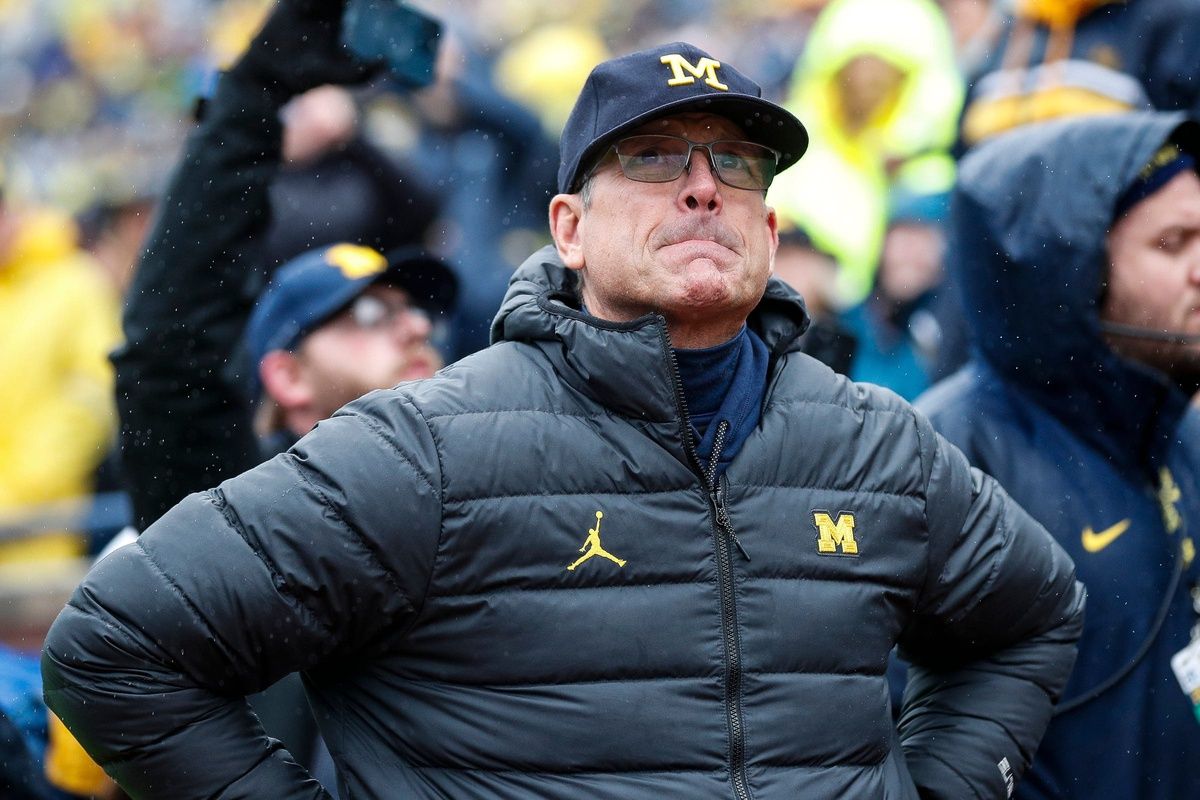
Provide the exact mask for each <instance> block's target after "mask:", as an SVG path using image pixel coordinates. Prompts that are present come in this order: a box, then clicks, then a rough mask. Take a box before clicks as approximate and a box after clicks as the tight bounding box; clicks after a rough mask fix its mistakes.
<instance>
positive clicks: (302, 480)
mask: <svg viewBox="0 0 1200 800" xmlns="http://www.w3.org/2000/svg"><path fill="white" fill-rule="evenodd" d="M437 464H438V460H437V455H436V452H435V448H434V443H433V440H432V437H431V436H430V433H429V430H428V428H427V427H426V425H425V423H424V421H423V419H422V418H421V417H420V415H419V414H418V413H417V412H416V411H415V410H414V409H413V408H412V407H411V406H410V405H408V404H407V403H406V402H404V401H402V400H401V399H399V395H398V393H396V392H390V391H389V392H375V393H373V394H372V395H368V396H367V397H366V398H364V399H363V400H360V401H356V403H354V404H352V405H351V406H348V407H347V409H345V410H343V411H341V412H339V413H338V414H337V415H336V416H335V417H333V418H331V419H329V420H326V421H324V422H322V423H321V424H320V425H318V426H317V428H316V429H315V430H314V431H313V432H312V433H311V434H309V435H308V436H306V437H305V438H304V439H302V440H301V441H300V442H299V443H298V444H297V445H295V447H294V448H293V449H292V450H291V451H289V452H288V453H285V454H282V455H280V456H278V457H276V458H274V459H272V460H271V461H269V462H267V463H265V464H263V465H261V466H259V467H257V468H255V469H254V470H252V471H250V472H247V473H245V474H243V475H241V476H238V477H236V478H234V479H232V480H229V481H226V482H225V483H224V484H222V485H221V486H220V487H219V488H217V489H215V490H212V491H210V492H206V493H203V494H193V495H191V496H189V497H188V498H186V499H185V500H184V501H183V502H182V503H180V504H179V505H177V506H176V507H175V508H173V509H172V510H171V511H169V512H168V513H167V514H166V515H164V516H163V517H162V518H161V519H160V520H159V521H158V522H156V523H155V524H154V525H152V526H151V527H150V528H149V530H147V531H146V532H145V533H144V534H142V536H141V537H139V538H138V540H137V541H136V542H135V543H133V544H131V545H128V546H126V547H124V548H122V549H120V550H117V551H116V552H114V553H113V554H111V555H109V556H108V557H106V558H104V559H102V560H101V561H100V562H99V563H98V564H97V565H96V566H95V567H94V568H93V569H92V571H91V572H90V573H89V574H88V576H87V577H86V578H85V580H84V581H83V583H82V584H81V585H80V586H79V588H78V589H77V590H76V592H75V594H74V595H73V596H72V598H71V600H70V602H69V603H68V605H67V607H66V608H65V609H64V610H63V611H62V613H61V614H60V615H59V617H58V619H57V620H56V621H55V623H54V625H53V626H52V627H51V629H50V632H49V634H48V635H47V638H46V644H45V647H44V650H43V657H42V671H43V681H44V692H45V697H46V702H47V704H48V705H49V706H50V708H51V709H52V710H53V711H54V712H55V713H56V714H58V716H59V717H60V718H61V719H62V720H63V722H64V723H65V724H66V725H67V727H68V728H69V729H70V730H71V732H72V733H73V734H74V735H75V736H76V738H78V740H79V742H80V743H81V744H82V745H83V746H84V748H85V749H86V750H87V751H88V752H89V753H90V754H91V755H92V757H93V758H95V759H96V761H97V763H99V764H100V765H101V766H102V767H103V768H104V769H105V771H106V772H108V773H109V774H110V775H112V776H113V777H114V778H115V779H116V780H117V782H118V783H120V784H121V785H122V787H124V788H125V789H126V791H128V792H129V794H130V795H131V796H133V797H138V798H176V797H221V798H227V799H228V800H233V799H234V798H247V799H249V798H266V797H270V798H280V799H281V800H292V799H293V798H324V797H326V796H327V795H326V794H325V793H324V791H323V790H322V788H321V787H320V786H319V785H318V784H317V783H316V782H315V781H313V780H312V779H311V778H310V777H309V776H308V775H307V773H306V772H305V771H304V769H303V768H302V767H300V766H299V765H298V764H296V763H295V761H294V760H293V759H292V758H291V756H290V755H289V754H288V753H287V752H286V751H284V750H283V749H282V746H281V745H280V744H279V742H277V741H274V740H271V739H268V738H267V737H266V736H265V734H264V733H263V731H262V729H261V727H260V726H259V724H258V722H257V720H256V718H255V717H254V715H253V714H252V713H251V711H250V709H249V707H248V705H247V704H246V701H245V695H247V694H250V693H253V692H256V691H258V690H261V689H263V688H265V687H267V686H269V685H270V684H272V683H273V682H275V681H276V680H277V679H278V678H280V677H282V676H283V675H285V674H287V673H289V672H293V671H298V670H299V671H303V670H309V669H313V668H315V667H318V666H325V667H330V666H334V667H337V668H338V672H339V674H342V675H344V674H346V672H347V671H352V670H353V669H354V665H356V664H360V663H363V662H364V661H369V659H370V656H371V654H372V653H373V652H376V651H377V650H378V649H380V648H384V647H387V646H389V645H391V644H393V643H394V641H395V639H396V638H398V637H399V636H401V635H402V634H403V632H404V630H405V628H406V626H407V624H408V623H409V621H411V619H412V618H413V617H414V616H415V614H416V613H417V611H418V610H419V608H420V605H421V603H422V602H423V599H424V592H425V589H426V587H427V584H428V580H429V575H430V572H431V568H432V561H433V556H434V552H435V550H436V543H437V536H438V532H439V530H440V521H441V476H440V474H439V472H438V471H437Z"/></svg>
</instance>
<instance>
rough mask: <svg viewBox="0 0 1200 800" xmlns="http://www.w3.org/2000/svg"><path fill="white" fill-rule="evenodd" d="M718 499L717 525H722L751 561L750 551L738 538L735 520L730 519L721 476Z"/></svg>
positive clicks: (717, 493)
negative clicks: (734, 526)
mask: <svg viewBox="0 0 1200 800" xmlns="http://www.w3.org/2000/svg"><path fill="white" fill-rule="evenodd" d="M716 499H717V502H716V506H717V525H719V526H720V527H721V530H723V531H725V533H726V534H728V536H729V538H730V539H732V540H733V543H734V544H735V545H737V549H738V550H739V551H740V552H741V554H742V556H743V557H744V558H745V559H746V560H747V561H749V560H750V553H748V552H747V551H746V548H745V547H744V546H743V545H742V540H741V539H739V538H738V535H737V531H735V530H734V529H733V522H732V521H731V520H730V519H729V511H728V509H726V508H725V479H724V477H722V478H721V482H720V483H719V484H718V485H717V491H716Z"/></svg>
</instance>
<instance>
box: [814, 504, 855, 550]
mask: <svg viewBox="0 0 1200 800" xmlns="http://www.w3.org/2000/svg"><path fill="white" fill-rule="evenodd" d="M813 526H814V527H815V528H816V529H817V552H818V553H837V552H838V550H839V549H840V550H841V552H842V555H847V556H856V555H858V542H857V541H856V540H855V538H854V515H853V514H850V513H847V512H844V511H839V512H838V515H837V519H836V520H834V519H833V517H831V516H830V515H829V512H827V511H814V512H813Z"/></svg>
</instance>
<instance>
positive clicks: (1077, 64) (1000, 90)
mask: <svg viewBox="0 0 1200 800" xmlns="http://www.w3.org/2000/svg"><path fill="white" fill-rule="evenodd" d="M1013 5H1014V6H1015V10H1014V11H1013V13H1012V14H1011V15H1010V16H1009V18H1008V19H1007V21H1006V24H1005V26H1004V29H1003V32H1002V33H1001V34H1000V35H999V37H998V41H997V44H996V46H995V47H994V48H993V50H992V52H991V54H990V56H989V57H988V58H987V59H986V60H985V61H984V62H983V63H982V65H981V66H980V67H979V69H978V71H977V72H976V73H975V74H974V75H973V77H972V80H971V87H970V91H969V94H968V98H967V103H966V108H965V110H964V113H963V118H962V130H961V140H962V142H961V146H962V148H963V149H966V148H968V147H972V146H974V145H975V144H977V143H979V142H981V141H983V140H984V139H987V138H988V137H990V136H994V135H995V134H997V133H1001V132H1003V131H1007V130H1011V129H1012V128H1015V127H1018V126H1021V125H1026V124H1028V123H1031V122H1040V121H1044V120H1049V119H1056V118H1060V117H1068V116H1078V115H1082V114H1102V113H1113V112H1118V111H1127V110H1141V109H1160V110H1190V111H1192V112H1193V113H1200V58H1198V57H1197V53H1198V52H1200V3H1197V2H1195V0H1116V1H1115V2H1114V0H1015V2H1014V3H1013Z"/></svg>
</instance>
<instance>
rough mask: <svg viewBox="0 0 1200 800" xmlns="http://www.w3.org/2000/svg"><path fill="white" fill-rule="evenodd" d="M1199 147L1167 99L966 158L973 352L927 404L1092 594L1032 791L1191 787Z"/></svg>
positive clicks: (966, 267)
mask: <svg viewBox="0 0 1200 800" xmlns="http://www.w3.org/2000/svg"><path fill="white" fill-rule="evenodd" d="M1198 145H1200V128H1198V127H1197V126H1196V124H1195V123H1194V122H1191V121H1187V122H1185V121H1184V119H1183V117H1181V116H1179V115H1176V114H1169V113H1141V114H1129V115H1122V116H1111V117H1096V118H1092V119H1086V120H1077V121H1072V122H1061V123H1052V124H1047V125H1040V126H1036V127H1034V128H1030V129H1028V130H1022V131H1019V132H1015V133H1013V134H1010V135H1007V136H1002V137H998V138H997V139H996V140H995V142H994V143H987V144H985V145H981V146H980V148H979V149H978V151H977V152H973V153H972V154H971V155H970V156H969V157H968V158H967V159H966V160H965V161H964V162H963V169H962V172H961V173H960V180H959V185H958V187H957V189H956V196H955V199H954V203H953V208H955V212H954V213H953V215H952V240H953V241H954V245H953V248H954V251H955V252H954V254H953V255H952V257H951V259H950V263H952V264H955V265H957V266H958V268H959V269H960V271H961V279H962V281H963V285H964V288H965V297H966V302H967V306H966V310H967V315H966V317H967V319H968V320H969V321H970V323H971V325H972V334H973V338H974V341H975V345H976V348H977V353H978V354H977V356H976V357H975V360H974V361H973V362H972V363H970V364H968V366H967V367H965V368H964V369H963V370H962V371H961V372H960V373H959V374H958V375H957V376H955V377H953V378H951V379H949V380H948V381H946V382H944V383H943V384H941V385H939V386H938V387H936V388H935V389H933V390H932V391H931V392H930V393H928V394H927V395H925V396H924V397H923V398H922V399H921V404H922V405H923V407H924V409H925V410H927V411H928V412H929V413H930V415H931V418H932V420H933V422H934V425H935V426H936V427H937V428H938V429H939V430H940V431H942V432H943V433H944V434H945V435H946V436H947V437H948V438H949V439H950V440H951V441H952V442H954V443H956V444H957V445H958V446H959V447H961V448H962V449H963V451H964V452H965V453H966V455H967V457H968V458H970V459H971V462H972V463H974V464H975V465H977V466H978V467H979V468H980V469H983V470H986V471H987V472H988V473H989V474H991V475H994V476H995V477H996V478H997V479H998V480H999V481H1000V483H1001V484H1002V485H1003V486H1004V487H1005V488H1006V489H1008V491H1009V492H1011V493H1012V496H1013V497H1014V498H1015V499H1016V500H1018V501H1019V502H1020V503H1021V504H1022V505H1023V506H1024V507H1025V508H1027V509H1028V510H1029V512H1030V513H1031V514H1032V515H1033V516H1034V517H1036V518H1037V519H1038V521H1040V522H1041V523H1042V524H1044V525H1045V526H1046V528H1047V529H1048V530H1049V531H1050V532H1051V533H1052V534H1053V535H1054V536H1055V538H1056V539H1057V540H1058V541H1059V543H1060V544H1061V545H1062V546H1063V547H1064V548H1065V549H1066V550H1067V552H1068V553H1069V554H1070V555H1071V556H1072V557H1073V558H1074V560H1075V563H1076V565H1077V566H1078V568H1079V574H1080V577H1081V578H1082V579H1083V581H1084V583H1085V584H1086V585H1087V587H1088V590H1089V606H1088V615H1087V622H1086V624H1085V626H1084V634H1083V639H1082V641H1081V645H1080V657H1079V662H1078V664H1077V665H1076V667H1075V672H1074V674H1073V675H1072V678H1071V682H1070V684H1068V687H1067V690H1066V693H1065V695H1064V699H1063V704H1062V706H1061V707H1060V708H1059V709H1058V715H1057V716H1056V718H1055V719H1054V721H1053V722H1052V724H1051V725H1050V728H1049V731H1048V733H1047V735H1046V739H1045V741H1043V742H1042V746H1041V749H1040V750H1039V751H1038V757H1037V760H1036V761H1035V762H1034V765H1033V768H1032V770H1031V772H1030V775H1029V777H1028V778H1027V779H1026V782H1025V783H1024V784H1023V785H1022V787H1021V795H1022V796H1023V797H1031V798H1067V797H1071V798H1074V797H1078V798H1085V797H1086V798H1114V799H1115V798H1130V797H1138V798H1143V800H1156V799H1157V798H1162V800H1166V798H1181V797H1200V725H1198V724H1197V720H1196V718H1195V717H1194V716H1193V707H1194V702H1195V700H1196V699H1197V698H1200V691H1197V690H1200V686H1197V685H1194V684H1190V683H1187V681H1186V669H1184V668H1183V667H1184V666H1185V665H1186V663H1187V662H1188V661H1189V660H1190V661H1194V662H1195V663H1197V664H1200V653H1197V651H1198V650H1200V647H1198V646H1197V645H1196V644H1195V641H1196V639H1195V636H1196V632H1197V630H1198V629H1197V628H1195V627H1194V626H1195V625H1196V623H1197V612H1196V608H1197V605H1196V603H1195V598H1196V597H1197V593H1198V589H1197V583H1198V579H1200V570H1198V568H1197V564H1196V563H1195V542H1194V536H1195V531H1196V525H1197V523H1198V521H1200V497H1198V496H1197V492H1196V487H1197V486H1200V413H1198V412H1197V410H1196V409H1195V408H1192V407H1189V402H1188V401H1189V397H1191V396H1192V395H1193V394H1194V393H1195V392H1196V390H1197V388H1198V387H1200V179H1198V178H1197V175H1196V171H1195V170H1196V154H1197V153H1198V152H1200V147H1198ZM1189 642H1192V644H1191V646H1190V649H1189ZM1189 653H1190V654H1191V655H1189ZM1173 659H1178V664H1179V665H1180V667H1181V669H1180V672H1179V679H1178V680H1177V678H1176V675H1175V674H1174V672H1175V670H1173V668H1172V660H1173ZM1181 681H1184V685H1183V686H1182V687H1181V683H1180V682H1181ZM1181 688H1184V689H1185V691H1181ZM1187 692H1195V693H1194V694H1193V695H1192V696H1191V697H1190V698H1189V696H1188V694H1187Z"/></svg>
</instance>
